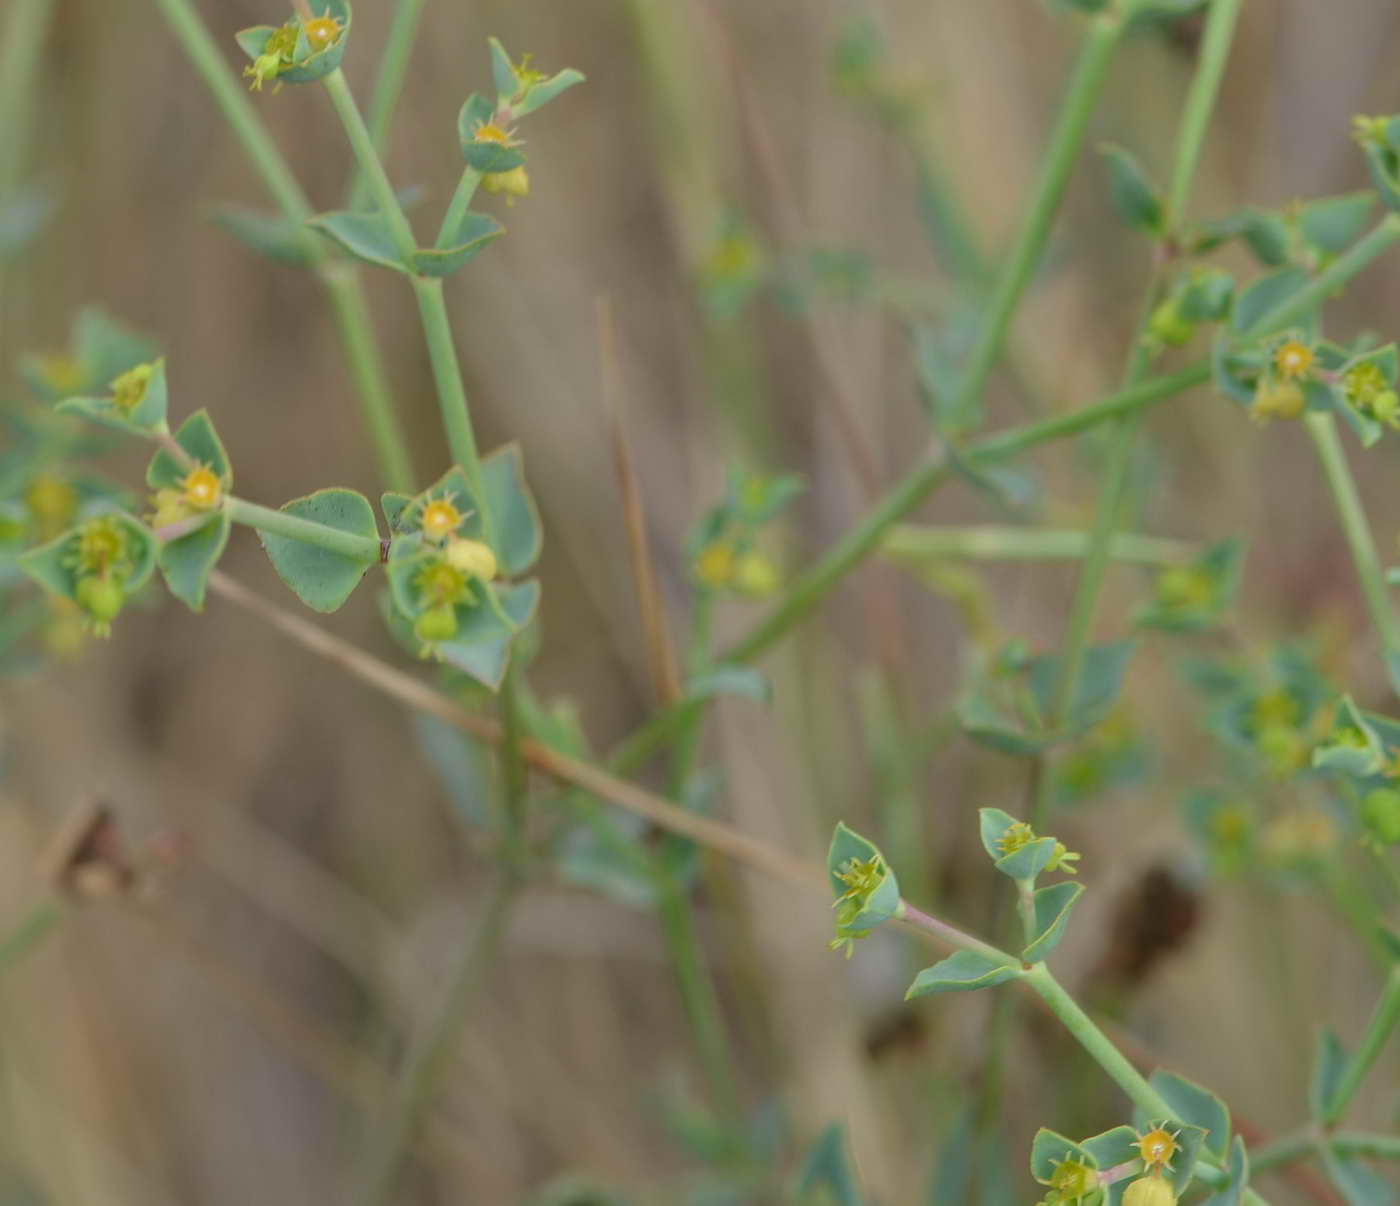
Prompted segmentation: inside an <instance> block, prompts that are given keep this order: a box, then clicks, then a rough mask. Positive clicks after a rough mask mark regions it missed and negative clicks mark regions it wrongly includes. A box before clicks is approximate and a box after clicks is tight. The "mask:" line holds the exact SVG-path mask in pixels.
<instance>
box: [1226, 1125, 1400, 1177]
mask: <svg viewBox="0 0 1400 1206" xmlns="http://www.w3.org/2000/svg"><path fill="white" fill-rule="evenodd" d="M1319 1147H1329V1148H1331V1149H1332V1152H1333V1154H1334V1155H1337V1156H1363V1157H1370V1158H1371V1159H1373V1160H1400V1136H1396V1135H1372V1134H1368V1133H1367V1132H1365V1131H1338V1132H1337V1133H1336V1134H1334V1135H1327V1136H1319V1135H1318V1134H1317V1132H1316V1131H1314V1130H1313V1129H1311V1128H1306V1129H1304V1130H1301V1131H1298V1132H1297V1133H1296V1134H1292V1135H1285V1136H1283V1137H1282V1138H1281V1139H1275V1140H1274V1141H1273V1142H1272V1143H1270V1144H1267V1145H1266V1146H1264V1147H1261V1148H1260V1149H1259V1150H1258V1151H1256V1152H1250V1154H1249V1171H1250V1174H1251V1175H1255V1174H1258V1173H1261V1172H1265V1171H1266V1170H1268V1169H1271V1168H1277V1167H1278V1166H1279V1165H1282V1164H1292V1163H1293V1162H1294V1161H1295V1160H1303V1159H1306V1158H1307V1157H1309V1156H1313V1155H1316V1154H1317V1151H1318V1148H1319Z"/></svg>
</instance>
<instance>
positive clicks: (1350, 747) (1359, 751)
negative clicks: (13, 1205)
mask: <svg viewBox="0 0 1400 1206" xmlns="http://www.w3.org/2000/svg"><path fill="white" fill-rule="evenodd" d="M1336 723H1337V729H1339V730H1341V734H1348V735H1349V734H1350V733H1356V734H1359V735H1360V738H1361V741H1362V743H1363V744H1361V745H1355V744H1352V743H1351V741H1349V740H1338V739H1337V737H1338V736H1339V735H1341V734H1338V733H1336V732H1334V734H1333V737H1332V738H1329V740H1328V741H1327V742H1326V743H1324V744H1322V745H1319V746H1318V747H1317V748H1316V749H1314V750H1313V755H1312V764H1313V766H1315V767H1322V768H1325V769H1327V770H1335V771H1340V772H1342V773H1343V774H1347V775H1357V776H1359V777H1361V778H1365V777H1366V776H1368V775H1378V774H1380V773H1381V772H1382V771H1383V770H1384V769H1385V766H1386V763H1387V762H1388V758H1387V757H1386V752H1385V746H1384V745H1383V744H1382V742H1381V739H1380V735H1379V734H1378V733H1377V732H1376V730H1375V728H1374V726H1372V724H1371V723H1370V721H1368V720H1367V719H1366V717H1365V716H1364V715H1363V714H1362V712H1361V709H1360V708H1358V707H1357V706H1356V704H1355V703H1353V702H1352V698H1351V696H1350V695H1344V696H1342V698H1341V700H1340V702H1339V703H1338V705H1337V722H1336Z"/></svg>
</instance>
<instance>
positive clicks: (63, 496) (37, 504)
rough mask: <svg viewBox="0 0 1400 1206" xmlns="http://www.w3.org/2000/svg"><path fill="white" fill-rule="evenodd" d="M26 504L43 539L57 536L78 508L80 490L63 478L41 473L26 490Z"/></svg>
mask: <svg viewBox="0 0 1400 1206" xmlns="http://www.w3.org/2000/svg"><path fill="white" fill-rule="evenodd" d="M24 505H25V506H26V507H28V508H29V513H30V515H32V516H33V517H34V522H35V524H36V525H37V527H38V529H39V538H40V539H41V540H50V539H52V538H53V537H55V536H57V535H58V534H59V533H60V532H62V531H63V529H64V528H66V527H67V526H68V524H69V523H70V522H71V521H72V519H73V516H74V515H75V514H76V513H77V510H78V492H77V491H76V490H74V489H73V487H72V486H70V485H69V484H68V483H67V482H65V481H63V480H62V479H61V478H57V477H50V476H49V475H48V474H40V475H39V476H38V477H36V478H35V479H34V480H33V481H32V482H30V483H29V489H27V490H26V491H25V492H24Z"/></svg>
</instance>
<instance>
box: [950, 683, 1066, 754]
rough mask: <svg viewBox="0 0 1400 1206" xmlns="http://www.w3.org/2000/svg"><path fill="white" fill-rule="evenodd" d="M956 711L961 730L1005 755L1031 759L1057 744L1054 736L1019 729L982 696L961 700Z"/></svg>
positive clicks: (967, 697)
mask: <svg viewBox="0 0 1400 1206" xmlns="http://www.w3.org/2000/svg"><path fill="white" fill-rule="evenodd" d="M955 711H956V713H957V717H958V725H959V727H960V728H961V729H962V731H963V732H964V733H966V734H967V735H968V737H969V738H971V740H973V741H975V742H977V743H978V745H985V746H986V747H987V748H988V749H994V750H998V751H1000V752H1001V753H1003V754H1011V755H1014V756H1016V757H1022V758H1024V757H1030V756H1031V755H1034V754H1038V753H1040V752H1041V751H1043V750H1045V749H1048V748H1049V747H1050V746H1052V745H1054V744H1055V739H1056V738H1055V734H1053V733H1046V732H1041V733H1032V732H1030V731H1028V730H1026V729H1022V728H1017V727H1016V726H1015V725H1014V724H1013V723H1012V722H1011V721H1009V720H1008V719H1007V717H1005V716H1004V715H1003V714H1002V713H1001V712H1000V711H999V710H998V709H997V707H996V705H995V704H993V703H992V701H991V700H989V699H988V698H987V697H986V696H985V695H984V694H982V693H981V692H974V693H973V694H971V695H967V696H964V697H963V698H962V699H960V700H958V702H957V704H956V705H955Z"/></svg>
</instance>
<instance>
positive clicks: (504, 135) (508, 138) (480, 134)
mask: <svg viewBox="0 0 1400 1206" xmlns="http://www.w3.org/2000/svg"><path fill="white" fill-rule="evenodd" d="M514 134H515V131H514V130H508V129H506V128H505V127H504V126H498V125H497V124H496V123H495V122H494V121H484V122H482V123H481V124H480V125H479V126H477V128H476V129H475V130H473V131H472V138H473V140H475V141H476V142H493V143H499V144H500V145H501V146H503V147H517V146H519V145H520V143H518V142H517V141H516V140H515V138H514V137H513V135H514Z"/></svg>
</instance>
